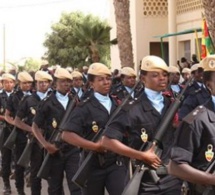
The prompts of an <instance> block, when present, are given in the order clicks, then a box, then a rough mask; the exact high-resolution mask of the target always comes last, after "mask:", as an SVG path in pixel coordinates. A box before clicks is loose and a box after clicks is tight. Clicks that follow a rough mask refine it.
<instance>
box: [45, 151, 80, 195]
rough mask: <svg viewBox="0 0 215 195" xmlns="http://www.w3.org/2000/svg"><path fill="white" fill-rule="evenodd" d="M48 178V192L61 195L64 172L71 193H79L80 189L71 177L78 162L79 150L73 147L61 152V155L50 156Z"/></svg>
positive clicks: (78, 194) (74, 194)
mask: <svg viewBox="0 0 215 195" xmlns="http://www.w3.org/2000/svg"><path fill="white" fill-rule="evenodd" d="M51 159H52V160H51V170H50V178H49V179H48V184H49V187H48V194H49V195H63V194H64V193H63V179H64V172H65V173H66V179H67V183H68V187H69V191H70V194H71V195H81V194H82V193H81V189H80V188H79V187H77V186H76V185H75V184H74V183H73V182H72V177H73V176H74V174H75V173H76V171H77V170H78V167H79V163H80V154H79V151H78V150H76V149H74V151H73V150H70V151H67V152H62V155H53V156H51Z"/></svg>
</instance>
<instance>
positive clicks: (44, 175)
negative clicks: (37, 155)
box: [37, 153, 51, 180]
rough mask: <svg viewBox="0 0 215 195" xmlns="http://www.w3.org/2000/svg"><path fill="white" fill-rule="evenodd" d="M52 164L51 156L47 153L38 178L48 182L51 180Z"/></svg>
mask: <svg viewBox="0 0 215 195" xmlns="http://www.w3.org/2000/svg"><path fill="white" fill-rule="evenodd" d="M50 163H51V160H50V154H49V153H47V154H46V156H45V158H44V160H43V163H42V165H41V167H40V169H39V171H38V173H37V177H39V178H41V179H46V180H47V179H48V178H49V172H50V169H51V166H50V165H51V164H50Z"/></svg>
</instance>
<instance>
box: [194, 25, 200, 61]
mask: <svg viewBox="0 0 215 195" xmlns="http://www.w3.org/2000/svg"><path fill="white" fill-rule="evenodd" d="M195 34H196V47H197V54H198V59H199V60H200V59H201V56H200V50H199V38H198V33H197V30H196V29H195Z"/></svg>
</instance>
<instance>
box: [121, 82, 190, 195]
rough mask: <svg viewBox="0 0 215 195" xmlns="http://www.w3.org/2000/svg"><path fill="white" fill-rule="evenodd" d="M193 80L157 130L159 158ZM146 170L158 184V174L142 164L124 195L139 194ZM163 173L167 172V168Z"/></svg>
mask: <svg viewBox="0 0 215 195" xmlns="http://www.w3.org/2000/svg"><path fill="white" fill-rule="evenodd" d="M192 80H193V79H192V78H190V79H189V80H188V81H187V83H186V84H185V87H184V88H183V90H182V91H181V93H180V94H179V95H178V96H177V97H176V98H175V101H174V102H173V103H172V104H171V105H170V107H169V109H168V110H167V112H166V113H165V115H164V117H163V119H162V122H161V123H160V125H159V126H158V129H157V133H156V134H155V137H154V139H153V141H152V143H153V144H154V145H155V150H154V152H155V154H157V155H158V156H159V157H160V156H161V154H162V149H161V145H162V138H163V135H164V134H165V132H166V130H167V128H168V126H169V125H170V123H171V122H172V120H173V118H174V115H175V113H176V112H177V110H178V108H179V106H180V104H181V101H182V99H183V95H184V93H185V90H186V89H187V87H188V86H189V85H190V83H191V81H192ZM144 146H145V143H143V144H142V146H141V148H140V150H141V151H142V150H143V148H144ZM149 146H150V147H151V145H150V144H149ZM146 170H149V174H150V176H151V177H152V179H153V181H154V182H155V183H157V182H158V181H159V179H160V178H159V177H158V175H157V173H156V171H155V170H152V169H150V168H149V167H146V166H145V165H144V164H143V163H142V162H141V163H140V164H139V165H138V166H137V167H136V169H135V172H134V174H133V177H132V178H131V179H130V181H129V182H128V184H127V186H126V187H125V189H124V191H123V193H122V194H123V195H130V194H133V195H136V194H138V191H139V186H140V182H141V179H142V176H143V174H144V172H145V171H146ZM161 171H165V168H164V169H163V170H161Z"/></svg>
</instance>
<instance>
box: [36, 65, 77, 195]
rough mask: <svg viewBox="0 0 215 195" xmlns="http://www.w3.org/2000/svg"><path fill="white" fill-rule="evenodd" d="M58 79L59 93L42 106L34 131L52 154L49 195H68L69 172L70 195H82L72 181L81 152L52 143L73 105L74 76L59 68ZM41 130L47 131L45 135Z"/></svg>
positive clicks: (57, 70)
mask: <svg viewBox="0 0 215 195" xmlns="http://www.w3.org/2000/svg"><path fill="white" fill-rule="evenodd" d="M54 78H55V80H56V81H55V82H56V91H54V92H52V94H51V95H50V96H48V97H47V98H45V99H44V100H42V101H41V102H40V104H39V106H38V109H37V112H36V115H35V117H34V120H33V125H32V130H33V133H34V135H35V137H36V138H37V140H38V141H39V142H40V144H41V145H42V146H43V147H44V148H45V149H46V150H47V152H48V153H50V154H52V155H51V168H50V172H49V176H50V177H49V179H48V185H49V187H48V194H49V195H63V194H64V193H63V178H64V172H65V173H66V178H67V183H68V186H69V190H70V194H71V195H80V194H81V190H80V189H79V188H78V187H76V186H75V184H73V183H72V181H71V179H72V177H73V175H74V173H75V171H76V170H77V168H78V163H79V149H78V148H76V147H74V146H71V145H69V144H67V143H65V142H60V141H59V140H51V139H52V138H51V137H52V135H53V134H56V133H57V132H58V131H59V129H58V127H59V124H60V122H61V120H62V118H63V116H64V114H65V112H66V109H67V107H68V105H69V102H70V101H71V100H72V99H71V97H70V96H68V92H69V90H70V86H71V80H72V76H71V74H70V73H69V72H68V71H67V70H66V69H64V68H57V69H56V71H55V73H54ZM41 130H44V133H43V134H42V132H41ZM55 141H56V142H57V143H56V142H55ZM59 150H60V151H59ZM60 154H61V155H60ZM47 168H49V167H47Z"/></svg>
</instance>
